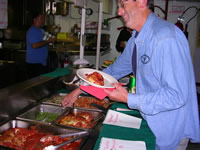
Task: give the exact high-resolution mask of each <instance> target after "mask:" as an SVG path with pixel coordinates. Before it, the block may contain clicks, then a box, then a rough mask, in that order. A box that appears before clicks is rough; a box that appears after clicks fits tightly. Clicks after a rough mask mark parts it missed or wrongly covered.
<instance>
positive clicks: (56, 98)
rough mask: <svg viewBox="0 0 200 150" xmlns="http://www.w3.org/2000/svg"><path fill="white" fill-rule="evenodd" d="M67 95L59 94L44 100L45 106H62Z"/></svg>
mask: <svg viewBox="0 0 200 150" xmlns="http://www.w3.org/2000/svg"><path fill="white" fill-rule="evenodd" d="M66 95H67V94H66V93H58V94H55V95H53V96H52V97H50V98H46V99H44V100H43V102H42V103H43V104H52V105H58V106H61V105H62V100H63V99H64V97H65V96H66Z"/></svg>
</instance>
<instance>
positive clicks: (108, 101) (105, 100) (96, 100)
mask: <svg viewBox="0 0 200 150" xmlns="http://www.w3.org/2000/svg"><path fill="white" fill-rule="evenodd" d="M79 98H89V99H90V102H85V103H84V100H83V99H82V100H81V102H82V103H81V106H77V103H76V102H77V101H75V102H74V104H73V107H74V108H78V109H87V110H94V111H100V112H102V110H101V109H98V108H95V107H92V106H90V104H91V103H96V104H97V105H100V106H102V107H104V108H105V109H108V108H109V107H110V106H111V104H112V102H110V100H109V99H108V98H105V99H103V100H98V99H97V98H95V97H91V96H79ZM92 99H95V100H94V101H93V100H92ZM77 100H78V99H77ZM98 101H99V103H98ZM103 101H104V102H105V104H103V105H102V104H101V102H103ZM84 105H85V106H84Z"/></svg>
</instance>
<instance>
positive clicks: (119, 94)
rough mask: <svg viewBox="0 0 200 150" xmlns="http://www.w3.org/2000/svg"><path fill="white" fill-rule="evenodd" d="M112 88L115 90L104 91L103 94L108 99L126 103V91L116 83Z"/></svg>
mask: <svg viewBox="0 0 200 150" xmlns="http://www.w3.org/2000/svg"><path fill="white" fill-rule="evenodd" d="M113 86H114V88H115V90H113V91H109V90H107V89H104V92H105V93H107V95H108V97H109V98H110V99H111V100H114V101H117V102H123V103H127V99H128V91H127V90H126V89H125V88H123V87H122V86H121V85H120V84H118V83H114V84H113Z"/></svg>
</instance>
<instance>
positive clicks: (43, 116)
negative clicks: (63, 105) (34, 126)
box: [35, 112, 59, 123]
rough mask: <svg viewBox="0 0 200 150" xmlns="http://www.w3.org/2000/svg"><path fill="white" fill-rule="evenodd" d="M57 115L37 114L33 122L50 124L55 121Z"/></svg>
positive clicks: (48, 113)
mask: <svg viewBox="0 0 200 150" xmlns="http://www.w3.org/2000/svg"><path fill="white" fill-rule="evenodd" d="M58 116H59V115H58V114H57V113H50V112H39V113H38V114H37V115H36V117H35V120H37V121H44V122H48V123H50V122H52V121H53V120H55V119H56V118H57V117H58Z"/></svg>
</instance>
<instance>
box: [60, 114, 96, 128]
mask: <svg viewBox="0 0 200 150" xmlns="http://www.w3.org/2000/svg"><path fill="white" fill-rule="evenodd" d="M93 120H94V116H93V115H92V114H91V113H89V112H79V113H76V114H75V113H71V114H67V115H66V116H64V117H62V119H60V120H59V121H58V123H59V124H61V125H66V126H73V127H78V128H92V126H93V124H92V121H93Z"/></svg>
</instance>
